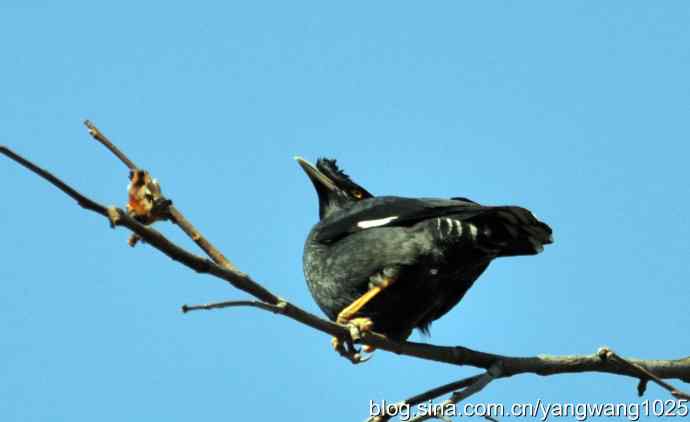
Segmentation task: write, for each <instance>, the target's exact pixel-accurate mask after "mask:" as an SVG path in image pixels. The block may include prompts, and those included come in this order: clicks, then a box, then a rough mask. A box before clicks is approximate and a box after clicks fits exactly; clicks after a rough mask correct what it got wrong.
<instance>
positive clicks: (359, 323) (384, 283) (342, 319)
mask: <svg viewBox="0 0 690 422" xmlns="http://www.w3.org/2000/svg"><path fill="white" fill-rule="evenodd" d="M394 280H395V279H394V278H392V277H382V279H381V281H379V282H378V284H377V285H376V286H374V287H372V288H371V289H369V291H367V292H366V293H364V294H363V295H362V296H360V297H358V298H357V300H355V301H354V302H352V303H351V304H350V305H348V306H347V307H346V308H345V309H343V310H342V311H340V313H339V314H338V317H337V318H336V322H337V323H338V324H343V325H345V324H347V325H350V326H351V327H352V330H351V333H352V334H353V336H352V337H353V340H357V339H356V338H354V337H359V333H362V332H366V331H371V329H372V328H373V326H374V322H373V321H372V320H371V319H370V318H364V317H359V318H353V317H354V316H355V315H356V314H357V312H359V311H360V310H361V309H362V308H363V307H364V305H366V304H367V303H369V301H370V300H371V299H373V298H374V297H375V296H376V295H377V294H379V293H381V292H382V291H383V289H385V288H386V287H388V286H390V285H391V284H393V281H394ZM331 344H332V345H333V348H334V349H335V350H338V351H339V350H341V349H342V347H343V345H342V343H341V342H340V340H338V339H337V338H336V337H333V339H332V340H331ZM363 350H364V351H365V352H367V353H371V352H373V351H374V350H376V348H375V347H372V346H369V345H365V346H364V348H363Z"/></svg>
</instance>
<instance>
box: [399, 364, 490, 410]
mask: <svg viewBox="0 0 690 422" xmlns="http://www.w3.org/2000/svg"><path fill="white" fill-rule="evenodd" d="M500 377H501V365H500V362H498V363H496V364H495V365H492V366H491V368H489V369H488V370H487V371H486V372H485V373H484V374H482V375H480V376H478V377H476V380H474V382H472V383H470V384H469V385H468V386H467V387H465V389H464V390H460V391H456V392H454V393H453V394H452V395H451V396H450V398H449V399H448V400H446V401H444V402H443V403H441V405H440V407H439V408H440V409H447V408H449V407H451V406H454V405H456V404H458V403H460V402H461V401H463V400H465V399H466V398H468V397H470V396H472V395H474V394H477V393H478V392H480V391H482V390H483V389H484V387H486V386H487V385H489V383H490V382H491V381H493V380H494V379H496V378H500ZM440 417H443V415H440ZM431 418H438V417H437V416H434V415H433V414H431V413H427V414H426V415H419V416H417V417H415V418H412V419H410V422H421V421H425V420H428V419H431Z"/></svg>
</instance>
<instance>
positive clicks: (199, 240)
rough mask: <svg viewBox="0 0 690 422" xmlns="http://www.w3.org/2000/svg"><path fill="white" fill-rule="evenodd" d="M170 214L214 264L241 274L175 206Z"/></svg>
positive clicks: (98, 136) (95, 132)
mask: <svg viewBox="0 0 690 422" xmlns="http://www.w3.org/2000/svg"><path fill="white" fill-rule="evenodd" d="M84 125H85V126H86V127H87V128H88V129H89V134H90V135H91V136H92V137H93V139H95V140H96V141H98V142H100V143H101V144H102V145H103V146H104V147H106V148H107V149H108V151H110V152H112V153H113V155H115V156H116V157H117V158H119V159H120V161H122V162H123V163H124V164H125V165H126V166H127V168H128V169H129V170H130V171H134V170H137V169H138V167H137V166H136V164H134V162H133V161H132V160H130V159H129V157H127V155H125V153H124V152H122V151H121V150H120V149H119V148H118V147H117V146H115V144H113V143H112V142H110V139H108V138H107V137H106V136H105V135H104V134H103V132H101V131H100V130H99V129H98V128H97V127H96V125H94V124H93V123H92V122H91V121H90V120H85V121H84ZM168 213H169V214H170V220H171V221H172V222H173V223H175V224H177V226H178V227H180V228H181V229H182V231H183V232H184V233H185V234H186V235H187V236H189V238H190V239H192V240H193V241H194V242H195V243H196V244H197V245H198V246H199V247H200V248H201V250H203V251H204V252H205V253H206V255H208V257H209V258H211V259H212V260H213V262H215V263H216V264H218V265H220V266H222V267H225V268H228V269H230V270H233V271H235V272H240V271H239V270H238V269H237V267H236V266H235V265H234V264H233V263H232V262H231V261H230V260H229V259H227V258H226V257H225V256H224V255H223V254H222V253H221V252H220V250H219V249H218V248H216V247H215V246H213V244H212V243H211V242H209V241H208V239H206V237H204V235H202V234H201V232H200V231H199V230H197V228H196V227H194V225H193V224H192V223H191V222H190V221H189V220H187V218H186V217H185V216H184V215H183V214H182V212H180V211H179V210H178V209H177V208H176V207H175V206H173V205H172V204H171V205H170V206H169V207H168Z"/></svg>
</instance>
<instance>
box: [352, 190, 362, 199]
mask: <svg viewBox="0 0 690 422" xmlns="http://www.w3.org/2000/svg"><path fill="white" fill-rule="evenodd" d="M352 196H354V197H355V198H357V199H362V196H363V195H362V191H360V190H353V191H352Z"/></svg>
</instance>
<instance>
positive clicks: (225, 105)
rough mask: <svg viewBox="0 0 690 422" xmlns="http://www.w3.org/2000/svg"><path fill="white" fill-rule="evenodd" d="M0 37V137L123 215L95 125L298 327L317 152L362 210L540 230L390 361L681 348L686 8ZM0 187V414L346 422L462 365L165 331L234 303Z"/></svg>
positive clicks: (589, 395)
mask: <svg viewBox="0 0 690 422" xmlns="http://www.w3.org/2000/svg"><path fill="white" fill-rule="evenodd" d="M46 3H47V2H46ZM0 39H2V56H1V57H0V69H2V70H1V74H2V79H1V80H0V93H1V94H0V143H2V144H7V145H9V146H11V147H12V148H14V149H15V150H16V151H17V152H19V153H22V154H24V155H26V156H27V157H30V158H31V159H33V160H35V161H36V162H37V163H39V164H41V165H43V166H45V167H47V168H48V169H51V170H52V171H54V172H55V173H56V174H58V175H60V176H61V177H63V178H64V179H65V180H66V181H68V182H70V183H73V184H74V185H75V186H76V187H78V188H79V189H81V190H82V191H83V192H84V193H86V194H88V195H90V196H91V197H93V198H95V199H97V200H99V201H102V202H104V203H116V204H120V205H122V204H124V202H125V199H126V193H125V186H126V184H127V182H128V181H127V171H126V169H125V168H124V166H123V165H122V164H121V163H120V162H118V161H117V160H116V159H115V158H114V157H112V156H111V155H110V154H109V153H108V152H107V151H106V150H105V149H103V148H102V147H101V146H100V145H97V144H96V143H94V142H93V141H91V139H90V138H89V136H88V135H87V133H86V131H85V129H84V127H83V126H82V123H81V122H82V120H83V119H85V118H89V119H92V120H93V121H94V122H95V123H96V125H97V126H99V127H100V128H101V129H102V130H103V131H104V132H105V133H106V134H107V135H108V136H110V137H111V139H113V140H114V141H115V142H116V143H117V144H118V145H119V146H120V147H121V148H122V149H123V150H124V151H126V152H127V153H128V154H129V155H130V157H131V158H132V159H133V160H134V161H135V162H136V163H137V164H139V165H140V166H142V167H146V168H147V169H149V170H150V171H151V172H152V173H153V175H154V176H155V177H157V178H159V179H160V180H161V181H162V186H163V190H164V192H165V193H167V194H168V195H169V197H170V198H172V199H173V200H174V201H175V204H176V205H177V206H178V207H179V208H180V209H181V210H182V211H183V212H184V213H185V214H186V215H187V216H188V217H189V218H190V219H191V220H192V221H194V222H195V224H196V225H197V226H198V227H199V228H200V229H201V230H202V231H203V232H204V233H205V234H207V236H208V237H209V238H210V240H211V241H213V242H214V243H216V244H217V245H218V246H219V247H220V248H221V249H222V250H223V251H224V252H225V254H226V255H227V256H228V257H229V258H231V259H232V260H233V261H234V262H235V263H237V264H238V265H239V266H240V268H241V269H242V270H244V271H246V272H248V273H250V274H251V275H252V276H254V277H255V279H257V280H258V281H261V282H262V283H264V284H265V286H266V287H268V288H269V289H271V290H272V291H274V292H276V293H277V294H279V295H281V296H283V297H285V298H287V299H288V300H290V301H293V302H294V303H296V304H298V305H300V306H303V307H304V308H306V309H308V310H311V311H313V312H316V313H318V312H319V310H318V308H317V306H316V305H315V303H314V302H313V301H312V299H311V297H310V295H309V293H308V291H307V288H306V285H305V282H304V277H303V274H302V264H301V257H302V247H303V241H304V238H305V236H306V234H307V232H308V231H309V229H310V227H311V226H312V225H313V224H314V223H315V222H316V219H317V202H316V195H315V193H314V191H313V189H312V186H311V184H310V183H309V181H308V179H307V178H306V177H305V176H304V174H303V173H302V171H301V170H300V168H299V167H298V166H297V165H296V163H295V162H294V161H293V160H292V157H293V156H294V155H297V154H299V155H303V156H304V157H306V158H307V159H310V160H314V159H315V158H317V157H319V156H328V157H335V158H338V160H339V163H341V164H342V166H343V167H344V168H345V169H346V170H347V171H348V172H349V173H350V174H351V175H353V176H354V177H355V179H356V180H357V181H359V182H361V183H362V184H363V185H364V186H366V187H367V188H368V189H369V190H370V191H372V192H373V193H375V194H389V195H391V194H395V195H403V196H438V197H450V196H467V197H470V198H473V199H474V200H476V201H479V202H482V203H487V204H519V205H523V206H526V207H529V208H530V209H532V210H533V211H534V212H535V214H537V215H538V216H539V217H540V218H541V219H543V220H544V221H546V222H548V223H549V224H550V225H551V226H552V227H553V229H554V232H555V240H556V242H555V244H553V245H551V246H550V247H547V249H546V250H545V252H544V253H543V254H542V255H539V256H536V257H521V258H512V259H504V260H501V261H497V262H494V264H492V265H491V267H490V268H489V270H488V271H487V272H486V273H485V275H484V276H482V278H481V279H480V280H479V282H478V283H477V284H476V285H475V286H474V287H473V288H472V290H471V291H470V292H469V294H468V295H467V296H466V297H465V299H464V300H463V301H462V302H461V304H460V305H459V306H458V307H456V308H455V309H454V310H453V311H452V312H450V313H449V314H448V315H446V316H445V317H444V318H442V319H441V320H439V321H437V323H435V324H434V325H433V327H432V336H431V338H424V337H421V336H420V335H419V334H415V335H413V337H412V339H413V340H416V341H429V342H433V343H437V344H444V345H456V344H460V345H464V346H467V347H471V348H475V349H479V350H483V351H489V352H495V353H501V354H509V355H527V356H529V355H536V354H540V353H548V354H589V353H593V352H595V351H596V349H597V348H598V347H599V346H602V345H609V346H610V347H612V348H613V349H615V350H616V351H618V352H619V353H620V354H622V355H625V356H635V357H640V358H678V357H683V356H687V355H689V354H690V336H689V335H688V326H690V313H688V297H689V296H690V284H689V280H690V269H689V267H688V258H689V252H690V222H689V220H688V209H689V208H690V199H689V198H690V196H689V194H690V190H689V185H688V157H689V156H690V147H689V146H688V139H689V138H690V123H689V122H690V115H689V113H690V77H689V75H690V4H688V3H687V2H684V1H666V2H641V1H612V2H591V1H568V2H552V1H533V2H458V1H452V2H451V1H443V2H415V3H414V4H413V3H412V2H407V3H403V2H327V3H325V2H301V1H290V2H263V1H257V2H243V3H242V4H240V3H239V2H223V3H222V4H221V2H217V3H215V4H214V3H210V2H196V3H195V4H194V5H193V6H192V5H191V3H188V5H185V6H182V5H179V4H176V3H173V2H168V3H158V4H157V5H150V4H148V3H145V2H128V1H123V2H111V4H110V5H107V6H105V5H104V3H100V4H99V3H94V2H59V3H58V2H53V3H52V5H51V6H43V5H40V4H39V2H32V1H28V2H19V1H13V0H10V1H3V2H2V4H1V5H0ZM0 179H1V180H3V183H2V191H3V199H2V201H1V204H2V205H1V206H0V232H1V233H2V235H3V246H2V260H3V265H2V266H0V280H1V281H2V286H1V287H0V289H1V293H0V333H1V335H0V415H2V416H1V417H0V419H2V420H3V421H26V422H28V421H60V420H64V421H93V420H98V421H118V422H119V421H139V420H141V421H159V420H160V421H162V420H165V421H188V420H190V419H191V420H211V419H213V420H228V421H229V420H248V419H251V420H265V421H269V420H276V419H281V420H294V421H305V422H306V421H323V420H325V418H326V415H331V414H334V415H335V416H334V417H333V420H342V421H361V420H363V419H365V417H366V416H367V413H368V402H369V400H381V399H387V400H391V401H394V400H399V399H402V398H404V397H408V396H410V395H412V394H414V393H418V392H421V391H423V390H425V389H428V388H431V387H434V386H436V385H439V384H442V383H446V382H450V381H452V380H455V379H458V378H462V377H465V376H468V375H472V374H475V373H478V372H479V371H478V370H476V369H472V368H457V367H453V366H449V365H443V364H438V363H433V362H425V361H420V360H415V359H412V358H407V357H400V356H394V355H391V354H387V353H384V352H377V353H376V354H375V356H374V358H373V359H372V360H371V361H370V362H369V363H367V364H365V365H361V366H356V367H355V366H352V365H351V364H350V363H349V362H347V361H345V360H343V359H341V358H340V357H338V356H337V355H336V354H335V353H334V352H333V351H332V350H331V347H330V344H329V338H328V337H327V336H326V335H323V334H321V333H317V332H314V331H312V330H310V329H307V328H306V327H303V326H301V325H299V324H297V323H295V322H292V321H290V320H287V319H284V318H280V317H277V316H274V315H272V314H268V313H262V312H261V311H258V310H255V309H233V310H224V311H217V312H204V313H194V314H189V315H183V314H181V313H180V311H179V307H180V306H181V305H182V304H184V303H200V302H209V301H217V300H225V299H233V298H234V299H238V298H244V297H246V295H244V294H243V293H241V292H239V291H236V290H233V289H232V288H229V287H228V286H227V285H226V284H224V283H223V282H221V281H218V280H216V279H213V278H211V277H208V276H200V275H197V274H195V273H194V272H193V271H191V270H189V269H187V268H184V267H181V266H180V265H177V264H176V263H174V262H172V261H170V260H169V259H168V258H166V257H164V256H162V255H161V254H160V253H158V252H157V251H155V250H153V249H152V248H150V247H148V246H146V245H140V246H138V247H136V248H135V249H130V248H129V247H127V245H126V242H127V237H128V233H127V232H126V231H125V230H123V229H118V230H110V229H109V228H108V225H107V223H106V221H105V220H104V219H103V218H102V217H100V216H97V215H95V214H91V213H88V212H85V211H82V210H81V209H80V208H78V207H77V206H76V205H75V204H74V203H73V202H72V201H71V200H69V199H68V198H67V197H66V196H64V195H63V194H62V193H61V192H58V191H56V190H55V189H54V188H52V187H51V186H49V185H47V184H46V183H45V182H43V181H41V180H39V179H38V178H37V177H36V176H34V175H33V174H30V173H28V172H27V171H25V170H23V169H21V168H20V167H18V166H17V165H16V164H14V163H13V162H11V161H9V160H7V159H4V158H0ZM157 227H158V228H159V229H160V230H162V231H164V232H165V233H168V234H170V236H171V237H172V238H173V239H175V240H178V241H180V242H181V243H182V244H184V245H186V246H188V247H190V248H192V249H193V248H194V245H193V244H192V243H191V241H189V240H188V239H186V238H184V236H182V235H180V234H179V233H178V230H176V228H175V227H173V226H171V225H170V224H159V225H158V226H157ZM676 383H679V382H678V381H676ZM635 387H636V382H635V380H632V379H628V378H622V377H614V376H609V375H600V374H584V375H568V376H554V377H547V378H542V377H537V376H531V375H525V376H519V377H514V378H512V379H504V380H501V381H498V382H495V383H493V384H491V385H490V386H489V387H488V388H487V389H486V390H484V391H483V392H482V393H481V394H479V395H477V396H475V397H473V398H472V402H476V403H480V402H481V403H491V402H498V403H505V404H511V403H513V402H529V401H534V400H536V399H542V400H544V401H550V402H591V403H606V402H614V403H616V402H624V403H630V402H639V400H640V399H638V398H637V396H636V391H635ZM687 387H688V386H687V385H686V386H685V388H686V390H687V389H688V388H687ZM646 398H649V399H657V398H662V399H667V398H669V396H668V395H667V394H666V393H665V392H663V391H661V390H660V389H659V388H657V387H656V386H650V387H649V389H648V392H647V395H646Z"/></svg>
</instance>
